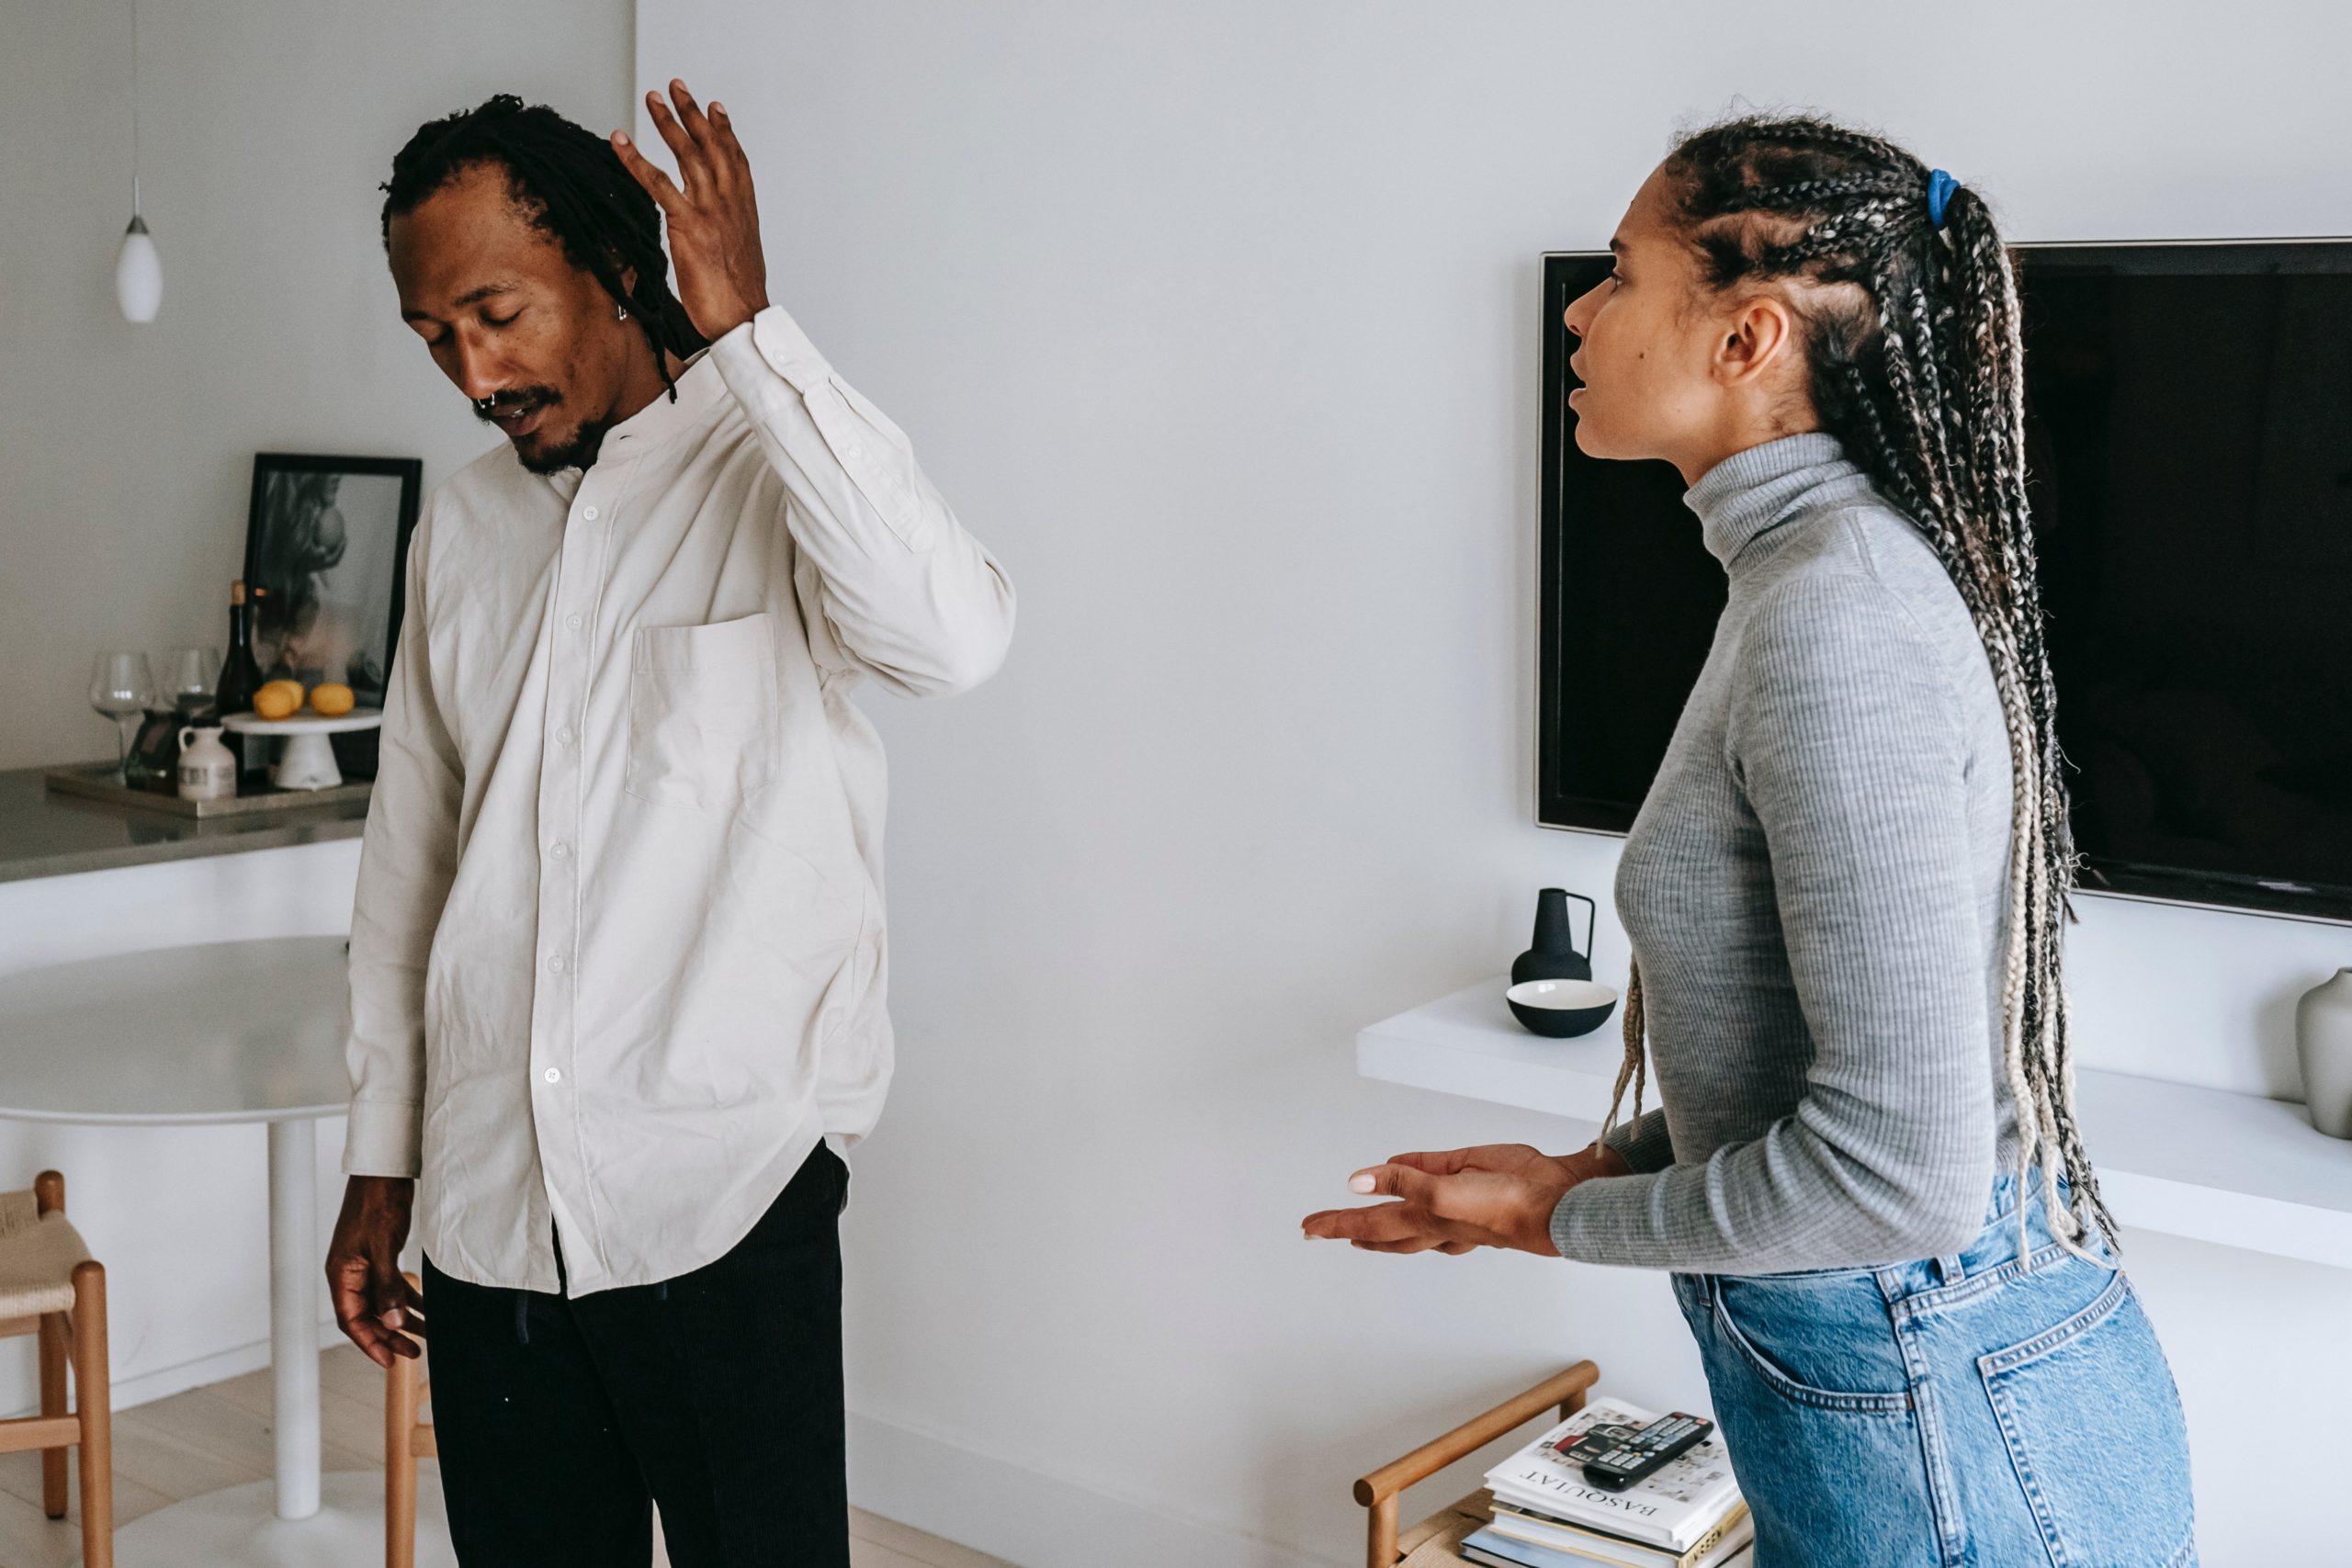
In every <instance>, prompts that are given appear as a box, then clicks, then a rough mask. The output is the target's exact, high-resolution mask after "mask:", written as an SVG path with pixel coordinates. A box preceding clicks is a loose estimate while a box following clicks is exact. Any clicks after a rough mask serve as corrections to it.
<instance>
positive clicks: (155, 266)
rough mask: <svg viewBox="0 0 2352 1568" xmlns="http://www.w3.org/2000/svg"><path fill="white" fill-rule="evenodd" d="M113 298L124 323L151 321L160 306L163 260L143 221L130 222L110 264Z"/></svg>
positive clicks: (136, 219)
mask: <svg viewBox="0 0 2352 1568" xmlns="http://www.w3.org/2000/svg"><path fill="white" fill-rule="evenodd" d="M114 297H115V301H116V303H118V304H119V305H120V306H121V307H122V319H123V320H124V321H153V320H154V319H155V312H156V311H157V310H162V309H163V306H164V258H163V257H162V256H160V255H158V254H156V253H155V242H154V241H153V239H151V238H150V237H149V236H148V233H147V222H146V220H144V219H141V218H133V219H132V220H130V231H128V232H126V233H125V234H124V235H123V236H122V254H120V255H119V256H117V257H116V258H115V263H114Z"/></svg>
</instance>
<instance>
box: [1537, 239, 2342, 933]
mask: <svg viewBox="0 0 2352 1568" xmlns="http://www.w3.org/2000/svg"><path fill="white" fill-rule="evenodd" d="M1609 266H1610V262H1609V258H1608V256H1607V255H1606V254H1593V253H1573V254H1553V255H1548V256H1546V257H1545V258H1544V317H1543V322H1542V327H1541V330H1542V333H1543V355H1542V363H1543V375H1544V443H1543V450H1544V478H1543V508H1544V512H1543V545H1542V554H1541V570H1542V574H1543V589H1542V611H1541V615H1540V619H1539V625H1540V627H1541V638H1542V649H1541V665H1540V679H1539V682H1538V687H1539V691H1540V700H1541V704H1542V712H1541V716H1540V741H1539V745H1538V749H1537V756H1538V759H1539V762H1538V768H1539V777H1538V780H1537V800H1538V809H1539V815H1540V817H1541V819H1542V820H1543V822H1544V824H1546V825H1547V826H1552V827H1558V828H1574V829H1589V830H1596V831H1601V832H1623V830H1624V829H1626V828H1627V827H1628V826H1629V825H1630V824H1631V823H1632V821H1633V818H1634V812H1635V811H1636V810H1637V809H1638V808H1639V807H1640V806H1641V802H1642V796H1643V795H1644V793H1645V791H1646V790H1647V789H1648V787H1649V784H1650V780H1651V779H1652V778H1653V777H1654V776H1655V775H1656V773H1657V765H1658V761H1659V759H1660V757H1661V756H1663V755H1664V753H1665V750H1666V743H1667V739H1668V736H1669V735H1671V734H1672V732H1673V729H1674V724H1675V719H1676V718H1677V716H1679V714H1680V712H1681V708H1682V704H1683V700H1684V698H1685V697H1686V696H1687V695H1688V694H1689V693H1690V690H1691V684H1692V682H1694V681H1695V680H1696V678H1697V675H1698V671H1699V667H1700V664H1701V662H1702V660H1703V659H1704V658H1705V656H1706V651H1707V644H1708V640H1709V638H1710V637H1711V636H1712V635H1713V629H1714V624H1715V620H1716V617H1717V616H1718V615H1719V614H1720V613H1721V611H1722V609H1723V604H1724V574H1723V570H1722V568H1721V567H1720V566H1719V565H1717V564H1716V562H1715V560H1714V558H1713V557H1711V556H1709V555H1708V554H1707V553H1706V551H1705V549H1704V548H1703V547H1702V546H1701V544H1700V541H1699V527H1698V523H1697V521H1696V519H1695V518H1693V517H1692V516H1691V513H1690V512H1689V510H1688V509H1687V508H1686V507H1684V505H1683V504H1682V491H1683V485H1682V481H1681V479H1680V477H1679V475H1678V474H1676V473H1675V471H1674V470H1673V469H1672V468H1669V467H1668V466H1667V465H1666V464H1664V463H1620V462H1602V461H1600V460H1597V459H1595V458H1591V457H1586V456H1585V455H1584V454H1583V453H1581V452H1579V451H1578V450H1577V445H1576V432H1575V416H1574V415H1573V414H1572V413H1571V412H1569V409H1568V406H1567V395H1566V394H1567V392H1568V389H1570V388H1572V387H1574V386H1575V385H1576V384H1577V383H1576V378H1575V376H1574V373H1573V372H1572V371H1570V370H1569V368H1568V354H1569V352H1570V350H1571V349H1573V348H1574V346H1575V344H1573V343H1572V342H1571V341H1570V340H1569V337H1568V333H1567V330H1566V327H1565V326H1563V325H1562V323H1561V320H1560V316H1561V312H1562V310H1564V309H1565V308H1566V305H1567V303H1568V302H1569V301H1570V300H1571V299H1575V298H1576V297H1577V295H1579V294H1581V293H1583V292H1584V291H1585V290H1586V289H1588V288H1591V287H1592V285H1593V284H1594V283H1595V282H1597V281H1598V280H1599V279H1600V278H1601V277H1602V276H1606V274H1607V273H1608V270H1609ZM2018 275H2019V279H2020V288H2021V290H2022V297H2023V304H2024V314H2025V340H2026V387H2027V402H2028V418H2029V422H2030V423H2029V432H2028V452H2029V458H2030V464H2031V476H2032V477H2031V485H2032V499H2033V507H2034V521H2035V527H2036V531H2037V536H2038V538H2039V542H2040V551H2041V573H2042V593H2043V598H2044V601H2045V607H2046V610H2047V613H2048V617H2049V628H2050V648H2051V661H2052V667H2053V670H2054V673H2055V675H2056V679H2057V687H2058V716H2059V732H2060V739H2061V742H2062V744H2063V745H2064V749H2065V752H2066V755H2067V757H2068V759H2069V761H2070V762H2071V763H2072V765H2073V769H2074V771H2073V773H2072V775H2071V780H2070V782H2071V788H2072V795H2073V803H2074V819H2075V839H2076V842H2077V846H2078V847H2079V848H2080V850H2081V851H2082V852H2083V855H2084V866H2083V873H2082V886H2083V887H2084V888H2085V889H2086V890H2089V891H2093V892H2105V893H2114V894H2121V895H2128V896H2139V897H2157V898H2169V899H2177V900H2182V901H2186V902H2190V903H2199V904H2210V905H2217V906H2222V907H2229V908H2250V909H2262V910H2268V911H2273V912H2277V913H2285V914H2293V915H2301V916H2306V917H2310V918H2314V919H2336V920H2345V919H2352V241H2338V240H2327V241H2301V240H2298V241H2276V242H2249V243H2162V244H2129V245H2027V246H2022V247H2020V248H2019V250H2018Z"/></svg>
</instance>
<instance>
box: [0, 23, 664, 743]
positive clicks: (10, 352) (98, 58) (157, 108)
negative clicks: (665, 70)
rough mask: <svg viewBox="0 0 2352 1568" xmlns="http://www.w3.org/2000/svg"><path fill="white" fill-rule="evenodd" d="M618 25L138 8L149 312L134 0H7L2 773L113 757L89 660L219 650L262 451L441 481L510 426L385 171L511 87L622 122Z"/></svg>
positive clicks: (0, 245)
mask: <svg viewBox="0 0 2352 1568" xmlns="http://www.w3.org/2000/svg"><path fill="white" fill-rule="evenodd" d="M629 27H630V14H629V8H628V5H627V4H626V0H506V3H503V4H500V5H497V6H475V5H469V4H466V3H464V0H402V3H401V4H400V5H398V6H385V5H370V4H366V3H364V0H327V3H310V0H147V3H145V4H143V5H142V6H141V17H140V34H141V37H140V70H141V82H140V86H141V107H140V114H141V151H142V164H143V167H142V179H141V184H142V186H143V191H144V197H145V208H146V215H147V221H148V224H149V226H150V227H151V228H152V229H153V231H154V235H155V243H156V245H157V246H158V247H159V248H160V250H161V251H162V253H163V258H164V309H163V313H162V315H161V316H160V317H159V318H158V319H157V320H156V321H154V322H153V323H152V324H150V325H147V326H137V327H134V326H131V325H130V324H128V323H126V322H125V321H123V320H122V318H121V316H120V315H119V313H118V312H117V310H116V309H115V303H114V257H115V251H116V248H117V246H118V245H119V244H120V243H121V239H122V230H123V225H124V224H125V223H126V222H128V221H129V220H130V5H129V0H76V3H74V4H66V3H64V0H22V3H12V4H9V5H6V6H0V147H5V148H6V152H5V153H0V214H5V216H6V220H5V221H0V476H6V478H5V480H4V481H0V767H24V766H29V765H31V764H34V763H45V762H58V761H71V760H74V759H77V758H85V757H98V756H105V755H110V754H111V752H112V749H113V746H114V737H113V733H112V727H111V726H110V725H108V724H107V722H105V721H104V720H102V719H100V718H98V717H97V716H96V715H95V714H93V713H91V712H90V710H89V708H88V706H87V705H86V704H85V699H84V693H85V689H86V687H87V685H88V682H89V674H90V661H91V660H92V659H93V658H94V657H95V656H96V654H97V653H99V652H100V651H102V650H104V649H111V648H118V647H120V648H131V649H141V650H142V651H145V652H147V653H149V654H150V655H151V656H152V655H156V654H160V653H162V652H164V651H165V650H166V649H171V648H173V647H175V646H180V645H185V644H190V643H202V644H210V645H213V646H216V647H217V646H219V645H220V643H222V642H223V641H224V640H225V638H226V633H227V626H228V592H229V581H230V579H232V578H233V577H236V576H237V575H239V573H240V571H241V570H242V567H243V560H244V536H245V533H244V530H245V502H246V497H247V492H248V490H249V488H250V485H251V482H252V476H253V455H254V453H255V452H256V451H310V452H334V453H361V454H383V455H388V456H395V457H423V458H424V462H425V480H426V482H427V483H428V484H430V483H434V482H435V481H437V480H439V479H441V478H443V477H444V476H446V475H447V473H448V472H449V470H450V469H451V468H454V467H456V466H457V465H458V464H461V463H464V462H466V461H468V460H469V459H470V458H471V457H473V456H474V455H475V454H476V453H478V452H481V451H482V450H483V449H484V448H486V447H487V446H490V445H491V444H492V441H494V440H495V439H496V433H495V432H492V431H490V430H489V429H487V428H486V427H485V426H483V425H482V424H481V423H479V422H478V421H476V420H475V419H474V418H473V416H472V415H471V414H470V413H469V412H468V411H467V408H466V405H465V401H464V400H463V399H461V398H460V397H459V396H458V393H457V392H456V390H455V389H452V388H451V387H450V386H449V384H448V383H447V381H445V380H444V379H442V378H441V376H440V373H439V372H437V371H436V370H435V369H434V368H433V365H432V362H431V361H430V360H429V359H428V358H427V357H426V356H425V354H424V347H423V345H422V344H419V343H418V342H417V340H416V338H415V335H414V334H413V333H411V332H410V331H409V329H408V328H407V327H406V326H404V325H403V324H401V320H400V308H399V305H398V303H397V301H396V300H395V299H394V297H393V293H392V286H391V280H390V276H388V275H387V273H386V271H385V268H384V256H383V249H382V245H381V243H380V242H379V239H378V235H377V213H378V210H379V208H380V206H381V203H382V201H383V197H382V195H381V193H380V192H379V191H378V190H377V188H376V187H377V186H378V184H379V182H380V181H382V180H383V179H384V178H385V176H386V175H388V174H390V169H391V161H392V154H393V153H394V152H397V151H398V150H399V148H400V146H401V143H402V142H403V141H406V140H407V139H408V137H409V134H410V133H411V132H412V131H413V130H415V129H416V127H417V126H418V124H419V123H421V122H422V121H424V120H425V119H427V118H434V117H436V116H439V115H443V114H447V113H448V112H449V111H450V110H452V109H456V108H462V107H466V106H468V105H469V104H474V103H479V102H481V99H483V98H485V97H487V96H490V95H491V94H492V93H493V92H497V91H500V90H502V89H503V90H509V91H514V92H518V93H521V94H523V95H524V96H526V97H527V98H529V99H531V100H532V101H534V102H537V101H547V102H550V103H553V104H555V105H556V106H557V107H560V108H561V109H563V110H564V111H565V112H566V113H568V114H571V115H572V116H573V117H575V118H580V119H582V120H583V121H584V122H585V123H586V124H588V125H590V126H591V127H594V128H595V129H598V130H603V129H607V128H609V127H611V126H614V125H617V124H620V123H622V117H624V116H625V115H626V114H627V113H628V79H629V37H630V35H629ZM156 672H157V674H158V676H161V674H162V673H163V671H162V670H161V669H160V668H159V669H158V670H157V671H156Z"/></svg>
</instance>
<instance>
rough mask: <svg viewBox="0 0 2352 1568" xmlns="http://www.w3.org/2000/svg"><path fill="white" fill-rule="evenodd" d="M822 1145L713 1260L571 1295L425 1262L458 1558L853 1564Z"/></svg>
mask: <svg viewBox="0 0 2352 1568" xmlns="http://www.w3.org/2000/svg"><path fill="white" fill-rule="evenodd" d="M848 1183H849V1172H848V1169H847V1168H845V1167H844V1166H843V1165H842V1162H841V1160H840V1159H839V1158H837V1157H836V1156H834V1154H833V1153H832V1151H831V1149H828V1148H826V1147H825V1146H824V1145H821V1144H820V1145H818V1147H817V1151H816V1152H815V1153H814V1154H812V1155H810V1156H809V1160H808V1163H807V1164H805V1165H803V1166H802V1167H801V1168H800V1170H799V1172H798V1174H797V1175H796V1176H795V1177H794V1178H793V1179H792V1181H791V1184H790V1185H789V1186H787V1187H786V1189H785V1190H784V1192H783V1195H782V1196H780V1197H778V1198H777V1199H776V1201H775V1204H774V1205H773V1206H771V1207H770V1208H769V1210H768V1212H767V1213H765V1214H764V1215H763V1216H762V1217H761V1220H760V1223H759V1224H757V1225H756V1226H754V1227H753V1228H752V1234H751V1235H748V1236H746V1237H745V1238H744V1239H743V1240H742V1242H741V1243H740V1244H739V1245H738V1246H737V1247H735V1249H734V1250H733V1251H731V1252H729V1254H728V1255H727V1256H726V1257H724V1258H720V1259H719V1260H718V1262H716V1263H713V1264H711V1265H709V1266H708V1267H707V1268H703V1269H695V1271H694V1272H693V1273H691V1274H685V1275H682V1276H680V1277H679V1278H677V1279H675V1280H668V1281H666V1282H665V1283H662V1284H659V1285H634V1286H628V1287H624V1288H622V1289H619V1290H612V1291H601V1292H596V1293H595V1294H594V1295H588V1296H582V1297H580V1298H578V1299H576V1300H575V1299H572V1298H571V1297H568V1296H564V1295H541V1294H539V1293H537V1292H531V1291H507V1290H491V1289H486V1288H484V1287H482V1286H480V1285H469V1284H465V1283H463V1282H461V1281H459V1280H452V1279H450V1278H449V1277H448V1276H447V1275H445V1274H443V1273H442V1272H441V1271H440V1270H439V1269H435V1267H434V1266H433V1260H432V1259H431V1258H426V1259H425V1263H424V1303H425V1307H424V1312H425V1322H426V1324H427V1325H428V1326H429V1328H430V1331H431V1335H432V1341H431V1350H432V1369H431V1375H432V1379H433V1423H434V1429H435V1435H436V1437H437V1438H439V1442H440V1450H441V1488H442V1493H443V1495H444V1496H445V1497H446V1498H447V1502H448V1509H449V1533H450V1535H451V1536H452V1537H454V1538H455V1540H456V1543H457V1548H458V1561H459V1562H462V1563H464V1564H465V1565H466V1568H536V1565H537V1564H542V1563H544V1564H548V1565H549V1568H554V1565H556V1564H561V1565H562V1568H606V1565H609V1568H646V1564H647V1563H648V1562H650V1561H651V1558H652V1553H653V1525H652V1513H651V1509H652V1507H653V1506H659V1507H660V1508H661V1510H662V1537H663V1540H665V1541H666V1542H667V1544H668V1547H669V1552H670V1558H671V1561H672V1562H673V1563H675V1564H676V1565H677V1568H719V1565H721V1564H724V1565H725V1568H753V1565H757V1564H768V1563H776V1564H783V1563H790V1564H792V1565H793V1568H848V1564H849V1492H848V1487H847V1485H846V1483H845V1482H844V1480H843V1475H842V1448H843V1423H842V1255H841V1238H840V1234H839V1231H838V1229H837V1226H836V1221H837V1217H838V1215H839V1213H840V1212H841V1205H842V1197H843V1196H844V1194H845V1193H846V1191H847V1190H848Z"/></svg>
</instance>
